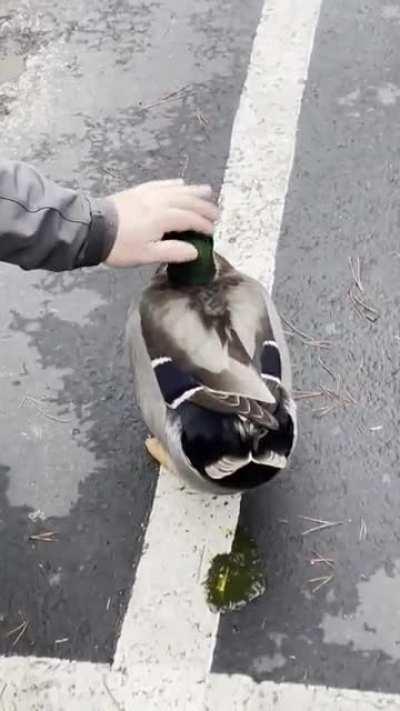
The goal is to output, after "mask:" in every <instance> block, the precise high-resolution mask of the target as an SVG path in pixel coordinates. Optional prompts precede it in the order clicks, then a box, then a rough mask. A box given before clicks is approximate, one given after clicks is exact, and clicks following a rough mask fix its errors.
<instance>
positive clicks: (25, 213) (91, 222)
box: [0, 160, 118, 271]
mask: <svg viewBox="0 0 400 711" xmlns="http://www.w3.org/2000/svg"><path fill="white" fill-rule="evenodd" d="M117 222H118V218H117V214H116V211H115V208H114V206H113V205H112V203H111V202H110V201H108V200H94V199H91V198H88V197H86V196H84V195H82V194H81V193H79V192H76V191H74V190H69V189H67V188H63V187H60V186H59V185H57V184H56V183H53V182H52V181H50V180H47V179H45V178H43V176H41V175H40V173H38V172H37V171H36V170H35V169H34V168H32V167H31V166H29V165H27V164H26V163H17V162H12V161H7V160H0V261H4V262H10V263H13V264H17V265H19V266H20V267H22V268H23V269H47V270H51V271H64V270H71V269H77V268H79V267H87V266H93V265H95V264H99V263H100V262H103V261H104V260H105V259H106V258H107V256H108V254H109V253H110V250H111V248H112V246H113V244H114V241H115V237H116V233H117V226H118V225H117Z"/></svg>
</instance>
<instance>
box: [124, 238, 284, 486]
mask: <svg viewBox="0 0 400 711" xmlns="http://www.w3.org/2000/svg"><path fill="white" fill-rule="evenodd" d="M166 238H171V239H185V240H186V241H188V242H190V243H191V244H193V245H194V246H195V248H196V249H197V251H198V255H199V256H198V259H197V260H196V261H194V262H191V263H187V264H184V265H182V264H180V265H175V264H174V265H172V264H170V265H168V266H162V267H160V268H159V269H158V270H157V271H156V272H155V274H154V276H153V278H152V280H151V283H150V285H149V286H148V288H146V289H145V291H144V292H143V295H142V298H141V301H140V303H139V305H138V306H137V305H136V304H132V306H131V308H130V311H129V316H128V324H127V339H128V347H129V354H130V362H131V365H132V368H133V373H134V380H135V388H136V394H137V400H138V404H139V406H140V408H141V411H142V414H143V418H144V421H145V423H146V425H147V427H148V428H149V430H150V432H151V435H152V436H151V437H150V438H149V439H148V440H147V442H146V446H147V449H148V451H149V452H150V454H151V455H152V456H153V457H154V458H155V459H156V460H157V461H158V462H159V464H161V465H162V466H164V467H165V468H166V469H169V470H171V471H173V472H175V473H176V474H177V475H178V476H180V477H181V478H183V479H184V481H185V482H186V483H188V484H189V485H191V486H192V487H194V488H197V489H202V490H208V491H210V492H213V493H221V494H226V493H234V492H241V491H245V490H247V489H251V488H253V487H255V486H258V485H260V484H264V483H265V482H267V481H269V480H270V479H271V478H272V477H273V476H274V475H275V474H276V473H277V472H279V471H280V470H281V469H283V468H284V467H286V465H287V464H288V461H289V457H290V455H291V453H292V450H293V448H294V444H295V439H296V408H295V403H294V401H293V399H292V397H291V369H290V361H289V355H288V349H287V345H286V341H285V337H284V334H283V330H282V326H281V322H280V319H279V316H278V314H277V311H276V309H275V306H274V304H273V303H272V301H271V298H270V297H269V295H268V293H267V291H266V290H265V289H264V287H263V286H262V285H261V284H260V283H259V282H257V281H256V280H254V279H252V278H250V277H249V276H246V275H245V274H242V273H241V272H239V271H237V270H236V269H235V268H234V267H233V266H232V265H231V264H229V262H228V261H227V260H226V259H225V258H223V257H222V256H220V255H219V254H217V253H216V252H215V251H214V246H213V240H212V239H210V238H206V237H202V236H199V235H197V234H195V233H185V234H184V235H177V234H170V235H168V236H166Z"/></svg>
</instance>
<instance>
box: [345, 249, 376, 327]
mask: <svg viewBox="0 0 400 711" xmlns="http://www.w3.org/2000/svg"><path fill="white" fill-rule="evenodd" d="M349 263H350V269H351V273H352V277H353V282H354V283H353V285H352V286H351V287H350V289H349V291H348V295H349V299H350V302H351V305H352V307H353V309H354V311H356V313H357V314H358V315H359V316H360V317H361V318H366V319H367V320H368V321H370V322H371V323H375V322H376V321H377V320H378V318H379V316H380V313H379V311H378V310H377V309H376V308H375V307H374V306H372V305H371V304H370V303H368V301H367V300H366V299H365V297H364V298H361V296H360V293H361V294H365V289H364V286H363V283H362V281H361V260H360V257H357V258H356V259H355V260H353V258H352V257H350V259H349ZM358 292H359V293H358Z"/></svg>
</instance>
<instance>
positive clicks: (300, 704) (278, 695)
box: [203, 674, 400, 711]
mask: <svg viewBox="0 0 400 711" xmlns="http://www.w3.org/2000/svg"><path fill="white" fill-rule="evenodd" d="M227 699H229V711H243V709H246V711H270V710H272V709H273V711H293V709H295V711H398V710H399V709H400V697H399V696H396V695H394V694H380V693H376V692H369V691H357V690H353V689H334V688H331V687H326V686H305V685H304V684H288V683H282V684H275V683H274V682H272V681H264V682H262V683H261V684H257V683H256V682H254V681H253V680H252V679H250V678H249V677H248V676H242V675H240V674H234V675H232V676H229V675H228V674H211V675H210V677H209V681H208V685H207V692H206V703H205V705H204V709H203V711H217V710H218V709H223V708H226V707H227V704H226V702H227Z"/></svg>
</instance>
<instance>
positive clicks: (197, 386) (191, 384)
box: [152, 356, 278, 430]
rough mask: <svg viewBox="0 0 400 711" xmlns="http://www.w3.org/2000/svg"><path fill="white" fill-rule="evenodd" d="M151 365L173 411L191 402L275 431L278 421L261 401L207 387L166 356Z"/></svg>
mask: <svg viewBox="0 0 400 711" xmlns="http://www.w3.org/2000/svg"><path fill="white" fill-rule="evenodd" d="M152 366H153V369H154V373H155V375H156V378H157V382H158V385H159V388H160V390H161V393H162V395H163V398H164V400H165V402H166V404H167V406H168V407H170V408H171V409H173V410H177V409H178V408H179V407H180V406H181V405H183V403H184V402H188V401H190V402H192V403H194V404H195V405H198V406H199V407H204V408H205V409H209V410H214V411H215V412H221V413H224V414H236V415H242V416H243V417H247V418H248V419H250V420H254V421H255V422H257V423H259V424H262V425H264V426H265V427H268V428H269V429H271V430H275V429H277V428H278V422H277V420H276V419H275V418H274V416H273V414H272V413H271V411H270V409H269V407H268V406H267V405H266V403H264V402H262V401H258V400H253V399H251V398H248V397H246V396H242V395H239V394H238V393H232V392H227V391H224V390H214V389H213V388H210V387H207V386H206V385H204V384H203V383H202V382H201V381H200V380H198V379H196V378H195V377H193V376H192V375H191V374H190V373H188V372H185V371H183V370H182V369H181V368H180V367H179V366H178V365H177V364H176V362H174V361H173V360H172V358H170V357H168V356H164V357H157V358H155V359H153V360H152Z"/></svg>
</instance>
